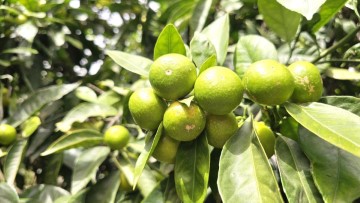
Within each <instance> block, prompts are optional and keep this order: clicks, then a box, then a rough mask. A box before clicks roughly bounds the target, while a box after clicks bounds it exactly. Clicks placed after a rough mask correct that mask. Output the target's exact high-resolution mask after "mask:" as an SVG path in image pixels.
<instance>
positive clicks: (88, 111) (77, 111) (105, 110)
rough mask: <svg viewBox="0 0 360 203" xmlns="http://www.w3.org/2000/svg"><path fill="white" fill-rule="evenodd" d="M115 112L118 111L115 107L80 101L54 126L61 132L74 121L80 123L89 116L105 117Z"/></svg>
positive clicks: (68, 128) (113, 114) (69, 127)
mask: <svg viewBox="0 0 360 203" xmlns="http://www.w3.org/2000/svg"><path fill="white" fill-rule="evenodd" d="M117 113H118V111H117V110H116V108H114V107H112V106H109V105H104V104H95V103H81V104H79V105H77V106H75V107H74V108H73V109H71V111H69V112H68V113H67V114H66V116H65V117H64V119H63V120H62V121H61V122H59V123H56V127H57V128H58V129H59V130H61V131H62V132H67V131H69V130H70V129H71V126H72V124H73V123H75V122H79V123H82V122H84V121H86V119H88V118H89V117H97V116H98V117H102V118H106V117H108V116H115V115H116V114H117Z"/></svg>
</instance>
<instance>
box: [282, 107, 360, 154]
mask: <svg viewBox="0 0 360 203" xmlns="http://www.w3.org/2000/svg"><path fill="white" fill-rule="evenodd" d="M285 108H286V110H287V112H288V113H289V114H290V115H291V116H292V117H293V118H294V119H295V120H296V121H297V122H299V123H300V124H301V125H302V126H304V127H305V128H307V129H308V130H310V131H311V132H313V133H314V134H316V135H317V136H319V137H320V138H322V139H324V140H326V141H328V142H330V143H331V144H333V145H335V146H337V147H339V148H341V149H343V150H345V151H348V152H350V153H352V154H354V155H356V156H359V157H360V137H359V136H358V134H359V132H360V117H359V116H357V115H355V114H353V113H351V112H349V111H346V110H344V109H341V108H338V107H335V106H331V105H327V104H322V103H317V102H312V103H308V104H303V105H298V104H293V103H286V104H285ZM348 126H351V128H349V127H348Z"/></svg>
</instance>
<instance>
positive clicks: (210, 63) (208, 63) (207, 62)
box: [200, 55, 217, 73]
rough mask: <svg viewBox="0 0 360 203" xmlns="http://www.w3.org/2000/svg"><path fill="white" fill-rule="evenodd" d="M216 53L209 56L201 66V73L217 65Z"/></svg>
mask: <svg viewBox="0 0 360 203" xmlns="http://www.w3.org/2000/svg"><path fill="white" fill-rule="evenodd" d="M216 64H217V62H216V55H212V56H210V57H209V58H207V59H206V60H205V61H204V63H203V64H202V65H201V66H200V73H202V72H203V71H204V70H206V69H208V68H210V67H213V66H216Z"/></svg>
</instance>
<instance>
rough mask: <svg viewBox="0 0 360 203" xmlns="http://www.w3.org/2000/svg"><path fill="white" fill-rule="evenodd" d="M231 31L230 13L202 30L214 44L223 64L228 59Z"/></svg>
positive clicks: (220, 62) (218, 59)
mask: <svg viewBox="0 0 360 203" xmlns="http://www.w3.org/2000/svg"><path fill="white" fill-rule="evenodd" d="M229 32H230V23H229V15H227V14H226V15H224V16H222V17H220V18H218V19H216V20H215V21H214V22H212V23H211V24H210V25H208V26H206V27H205V28H204V30H203V31H202V32H201V33H202V34H204V35H206V36H207V38H208V39H209V40H210V42H211V43H212V44H213V45H214V47H215V50H216V56H217V62H218V64H219V65H222V64H223V63H224V61H225V59H226V55H227V48H228V46H229Z"/></svg>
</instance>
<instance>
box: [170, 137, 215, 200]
mask: <svg viewBox="0 0 360 203" xmlns="http://www.w3.org/2000/svg"><path fill="white" fill-rule="evenodd" d="M174 171H175V172H174V173H175V186H176V191H177V193H178V195H179V198H180V199H181V200H182V201H183V202H203V201H204V200H205V198H206V194H207V188H208V181H209V172H210V152H209V147H208V143H207V139H206V135H205V133H202V134H201V135H200V136H199V137H198V138H196V139H195V140H194V141H191V142H181V143H180V145H179V148H178V151H177V153H176V160H175V169H174Z"/></svg>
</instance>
